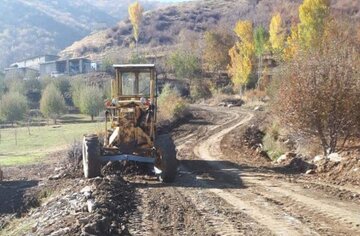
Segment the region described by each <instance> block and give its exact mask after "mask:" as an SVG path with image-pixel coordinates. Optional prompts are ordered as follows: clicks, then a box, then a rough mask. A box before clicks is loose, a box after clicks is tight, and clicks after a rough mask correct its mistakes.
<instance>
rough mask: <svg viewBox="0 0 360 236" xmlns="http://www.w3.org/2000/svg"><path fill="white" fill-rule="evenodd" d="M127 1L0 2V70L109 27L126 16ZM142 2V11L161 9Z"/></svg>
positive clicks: (39, 0) (37, 0)
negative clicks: (143, 7) (17, 61)
mask: <svg viewBox="0 0 360 236" xmlns="http://www.w3.org/2000/svg"><path fill="white" fill-rule="evenodd" d="M130 2H131V1H130V0H126V1H123V0H116V1H108V0H104V1H98V0H85V1H72V0H61V1H60V0H52V1H47V0H32V1H27V0H2V1H0V50H1V52H2V55H1V57H0V68H4V67H6V66H8V65H9V64H11V63H13V62H14V61H16V60H21V59H24V58H26V57H31V56H37V55H39V54H45V53H46V54H50V53H58V51H59V50H61V49H63V48H65V47H67V46H69V45H71V44H72V43H73V42H74V41H76V40H80V39H81V38H83V37H85V36H86V35H89V34H91V33H92V32H96V31H98V30H100V29H105V28H108V27H110V26H113V25H115V24H116V22H118V21H119V20H120V19H123V18H124V17H125V16H126V15H127V7H128V5H129V3H130ZM164 4H165V3H159V2H151V3H150V2H147V1H145V2H144V6H145V7H146V8H145V9H153V8H154V7H158V6H161V5H164Z"/></svg>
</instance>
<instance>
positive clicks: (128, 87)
mask: <svg viewBox="0 0 360 236" xmlns="http://www.w3.org/2000/svg"><path fill="white" fill-rule="evenodd" d="M134 87H135V73H123V74H122V95H125V96H126V95H134Z"/></svg>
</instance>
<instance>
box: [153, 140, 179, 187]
mask: <svg viewBox="0 0 360 236" xmlns="http://www.w3.org/2000/svg"><path fill="white" fill-rule="evenodd" d="M155 147H156V150H157V155H158V157H157V158H158V161H157V162H158V163H159V164H158V166H157V168H158V169H160V170H161V173H160V174H159V179H160V181H161V182H165V183H170V182H173V181H174V180H175V177H176V174H177V166H178V161H177V159H176V149H175V145H174V142H173V140H172V139H171V137H170V135H161V136H159V137H158V138H157V140H156V144H155Z"/></svg>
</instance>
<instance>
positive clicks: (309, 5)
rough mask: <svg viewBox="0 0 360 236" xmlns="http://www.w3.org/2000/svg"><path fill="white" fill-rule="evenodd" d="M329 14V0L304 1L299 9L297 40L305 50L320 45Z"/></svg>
mask: <svg viewBox="0 0 360 236" xmlns="http://www.w3.org/2000/svg"><path fill="white" fill-rule="evenodd" d="M329 13H330V0H304V2H303V4H302V5H301V6H300V7H299V19H300V24H299V25H298V27H299V29H298V30H299V38H300V40H301V43H302V45H303V46H304V47H305V48H311V47H314V46H317V45H319V44H320V41H321V38H322V34H323V32H324V27H325V23H326V18H327V17H328V15H329Z"/></svg>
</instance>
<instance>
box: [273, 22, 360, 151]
mask: <svg viewBox="0 0 360 236" xmlns="http://www.w3.org/2000/svg"><path fill="white" fill-rule="evenodd" d="M354 31H355V29H354V28H351V25H350V24H348V23H339V22H335V21H332V22H331V23H329V25H328V26H327V30H326V31H325V36H324V39H323V41H322V44H321V46H320V47H319V48H312V49H311V50H309V51H302V52H299V54H298V56H297V57H296V58H294V60H292V61H290V62H289V63H287V64H286V65H285V66H284V67H283V68H282V70H281V73H280V78H279V81H280V86H279V91H278V94H277V99H276V102H275V104H276V105H275V109H276V110H277V111H278V115H279V117H280V118H281V119H282V121H283V122H284V124H287V125H288V126H289V127H290V128H292V129H294V130H296V131H298V132H302V133H306V134H311V135H315V136H317V137H318V138H319V139H320V141H321V144H322V146H323V149H324V153H325V154H329V153H333V152H336V151H338V150H339V148H341V147H342V146H343V143H345V142H346V141H347V140H348V138H350V137H354V136H356V135H358V134H359V133H358V132H359V125H358V121H359V118H360V113H359V111H360V100H359V96H360V83H359V75H358V72H359V70H360V61H359V55H360V51H359V50H360V48H359V44H358V42H357V40H356V38H355V37H354V36H355V35H356V32H354Z"/></svg>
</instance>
